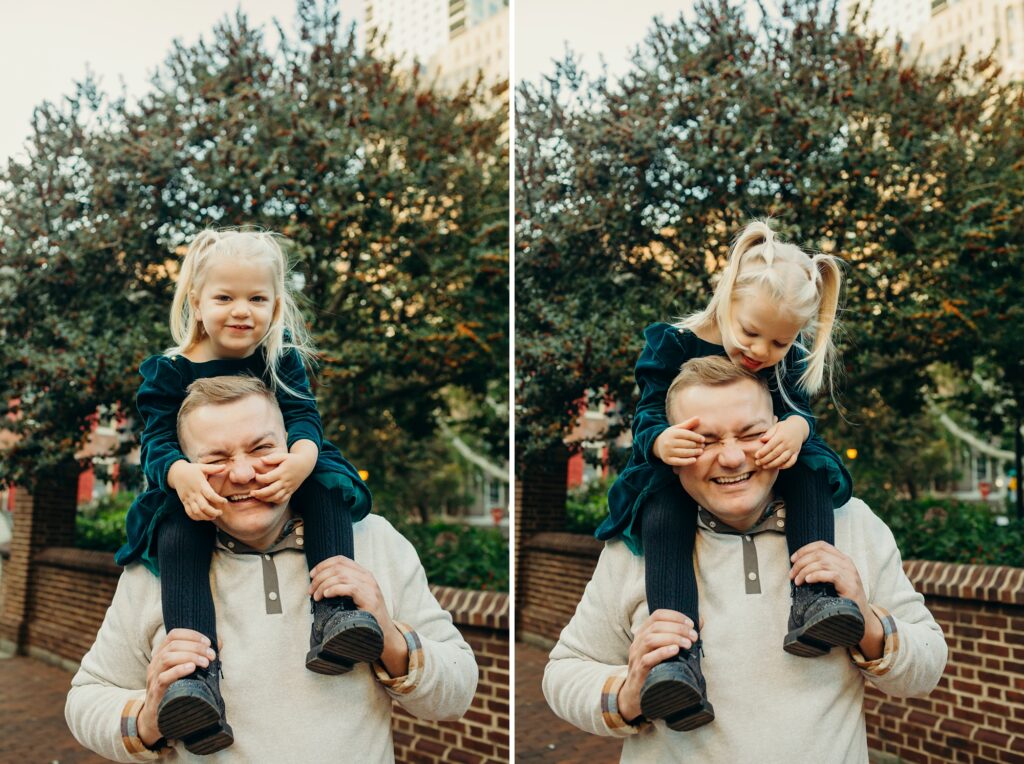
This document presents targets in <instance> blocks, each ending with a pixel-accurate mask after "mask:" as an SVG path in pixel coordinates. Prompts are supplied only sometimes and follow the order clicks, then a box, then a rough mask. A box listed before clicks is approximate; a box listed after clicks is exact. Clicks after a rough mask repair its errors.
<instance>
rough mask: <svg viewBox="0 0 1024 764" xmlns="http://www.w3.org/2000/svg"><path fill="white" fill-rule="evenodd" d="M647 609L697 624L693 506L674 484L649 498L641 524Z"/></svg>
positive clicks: (695, 523)
mask: <svg viewBox="0 0 1024 764" xmlns="http://www.w3.org/2000/svg"><path fill="white" fill-rule="evenodd" d="M641 527H642V532H643V541H644V571H645V573H644V577H645V583H646V586H647V605H648V608H649V609H650V611H651V612H652V613H653V612H654V611H655V610H660V609H666V610H675V611H677V612H679V613H682V614H683V615H685V616H687V617H688V618H689V619H690V620H691V621H693V623H694V627H696V626H698V625H699V624H700V617H699V615H700V614H699V612H698V604H697V576H696V575H695V573H694V570H693V545H694V541H695V539H696V538H697V502H696V501H694V500H693V499H692V498H691V497H690V495H689V494H688V493H686V491H684V490H683V487H682V486H681V485H680V484H679V483H678V482H673V483H672V484H671V485H668V486H666V487H665V488H663V489H662V490H661V491H659V492H658V493H656V494H654V495H652V496H650V497H649V498H648V499H647V502H646V503H645V504H644V507H643V519H642V522H641Z"/></svg>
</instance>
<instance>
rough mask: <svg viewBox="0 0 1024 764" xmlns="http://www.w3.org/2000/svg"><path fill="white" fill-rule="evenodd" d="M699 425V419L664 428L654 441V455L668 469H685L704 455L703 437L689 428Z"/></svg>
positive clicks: (693, 418)
mask: <svg viewBox="0 0 1024 764" xmlns="http://www.w3.org/2000/svg"><path fill="white" fill-rule="evenodd" d="M699 424H700V417H691V418H690V419H687V420H686V421H685V422H680V423H679V424H674V425H672V426H671V427H668V428H666V429H665V430H664V431H663V432H662V433H661V435H659V436H658V437H657V439H656V440H655V441H654V445H653V446H651V450H652V451H653V452H654V455H655V456H656V457H658V458H659V459H660V460H661V461H662V462H664V463H665V464H667V465H669V466H670V467H687V466H689V465H691V464H693V463H694V462H695V461H697V457H698V456H700V455H701V454H703V453H704V436H703V435H701V434H699V433H696V432H694V431H693V430H692V429H691V428H693V427H696V426H697V425H699Z"/></svg>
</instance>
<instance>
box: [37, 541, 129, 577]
mask: <svg viewBox="0 0 1024 764" xmlns="http://www.w3.org/2000/svg"><path fill="white" fill-rule="evenodd" d="M34 562H35V563H36V564H38V565H50V566H52V567H55V568H66V569H68V570H80V571H83V572H88V573H108V574H110V575H114V576H119V575H121V571H122V568H121V566H120V565H117V564H116V563H115V562H114V553H113V552H97V551H95V550H93V549H74V548H72V547H47V548H45V549H41V550H40V551H39V552H38V553H37V554H36V556H35V559H34Z"/></svg>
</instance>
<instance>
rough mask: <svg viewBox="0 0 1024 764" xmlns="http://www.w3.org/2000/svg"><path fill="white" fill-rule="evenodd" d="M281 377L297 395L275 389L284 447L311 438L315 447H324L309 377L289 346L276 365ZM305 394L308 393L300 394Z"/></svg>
mask: <svg viewBox="0 0 1024 764" xmlns="http://www.w3.org/2000/svg"><path fill="white" fill-rule="evenodd" d="M277 373H278V375H279V376H280V377H281V380H282V381H283V382H284V383H285V384H286V385H288V387H290V388H291V389H292V390H294V391H295V392H297V393H299V395H291V394H289V393H288V392H285V391H283V390H280V389H279V390H278V391H277V403H278V405H279V406H280V407H281V413H282V414H283V415H284V427H285V430H287V431H288V448H291V447H292V445H294V444H295V442H296V441H299V440H311V441H313V443H315V444H316V447H317V449H319V450H321V451H322V450H323V447H324V426H323V423H322V422H321V421H320V414H319V412H317V410H316V400H315V399H314V398H313V394H312V392H310V388H309V378H308V377H307V376H306V369H305V367H304V366H303V364H302V358H301V357H300V356H299V354H298V352H297V351H295V350H289V351H288V352H286V353H285V354H284V355H283V356H281V360H280V361H279V362H278V365H277ZM300 396H308V397H300Z"/></svg>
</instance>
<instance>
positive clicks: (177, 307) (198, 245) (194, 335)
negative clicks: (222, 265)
mask: <svg viewBox="0 0 1024 764" xmlns="http://www.w3.org/2000/svg"><path fill="white" fill-rule="evenodd" d="M219 238H220V235H219V234H218V233H217V232H216V231H210V230H206V231H203V232H202V233H200V234H199V235H198V236H196V238H195V240H193V242H192V243H191V244H190V245H189V247H188V250H186V252H185V257H184V258H183V259H182V261H181V268H180V270H179V271H178V283H177V284H176V285H175V288H174V299H173V300H171V315H170V318H169V321H168V323H169V324H170V329H171V339H173V340H174V343H175V345H174V347H172V348H168V349H167V350H166V351H165V353H164V354H165V355H169V356H172V355H179V354H180V353H184V352H185V351H186V350H187V349H188V348H190V347H192V346H193V345H194V344H196V343H197V342H198V341H199V340H200V339H201V337H202V328H201V327H200V326H199V322H198V321H197V320H196V317H195V313H194V312H193V310H192V301H191V300H190V299H189V297H190V295H191V294H192V292H193V290H194V289H195V286H196V276H197V274H198V272H199V261H200V260H201V259H203V258H204V257H205V255H206V254H208V251H209V250H210V249H211V248H212V247H214V246H215V245H216V244H217V241H218V240H219Z"/></svg>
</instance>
